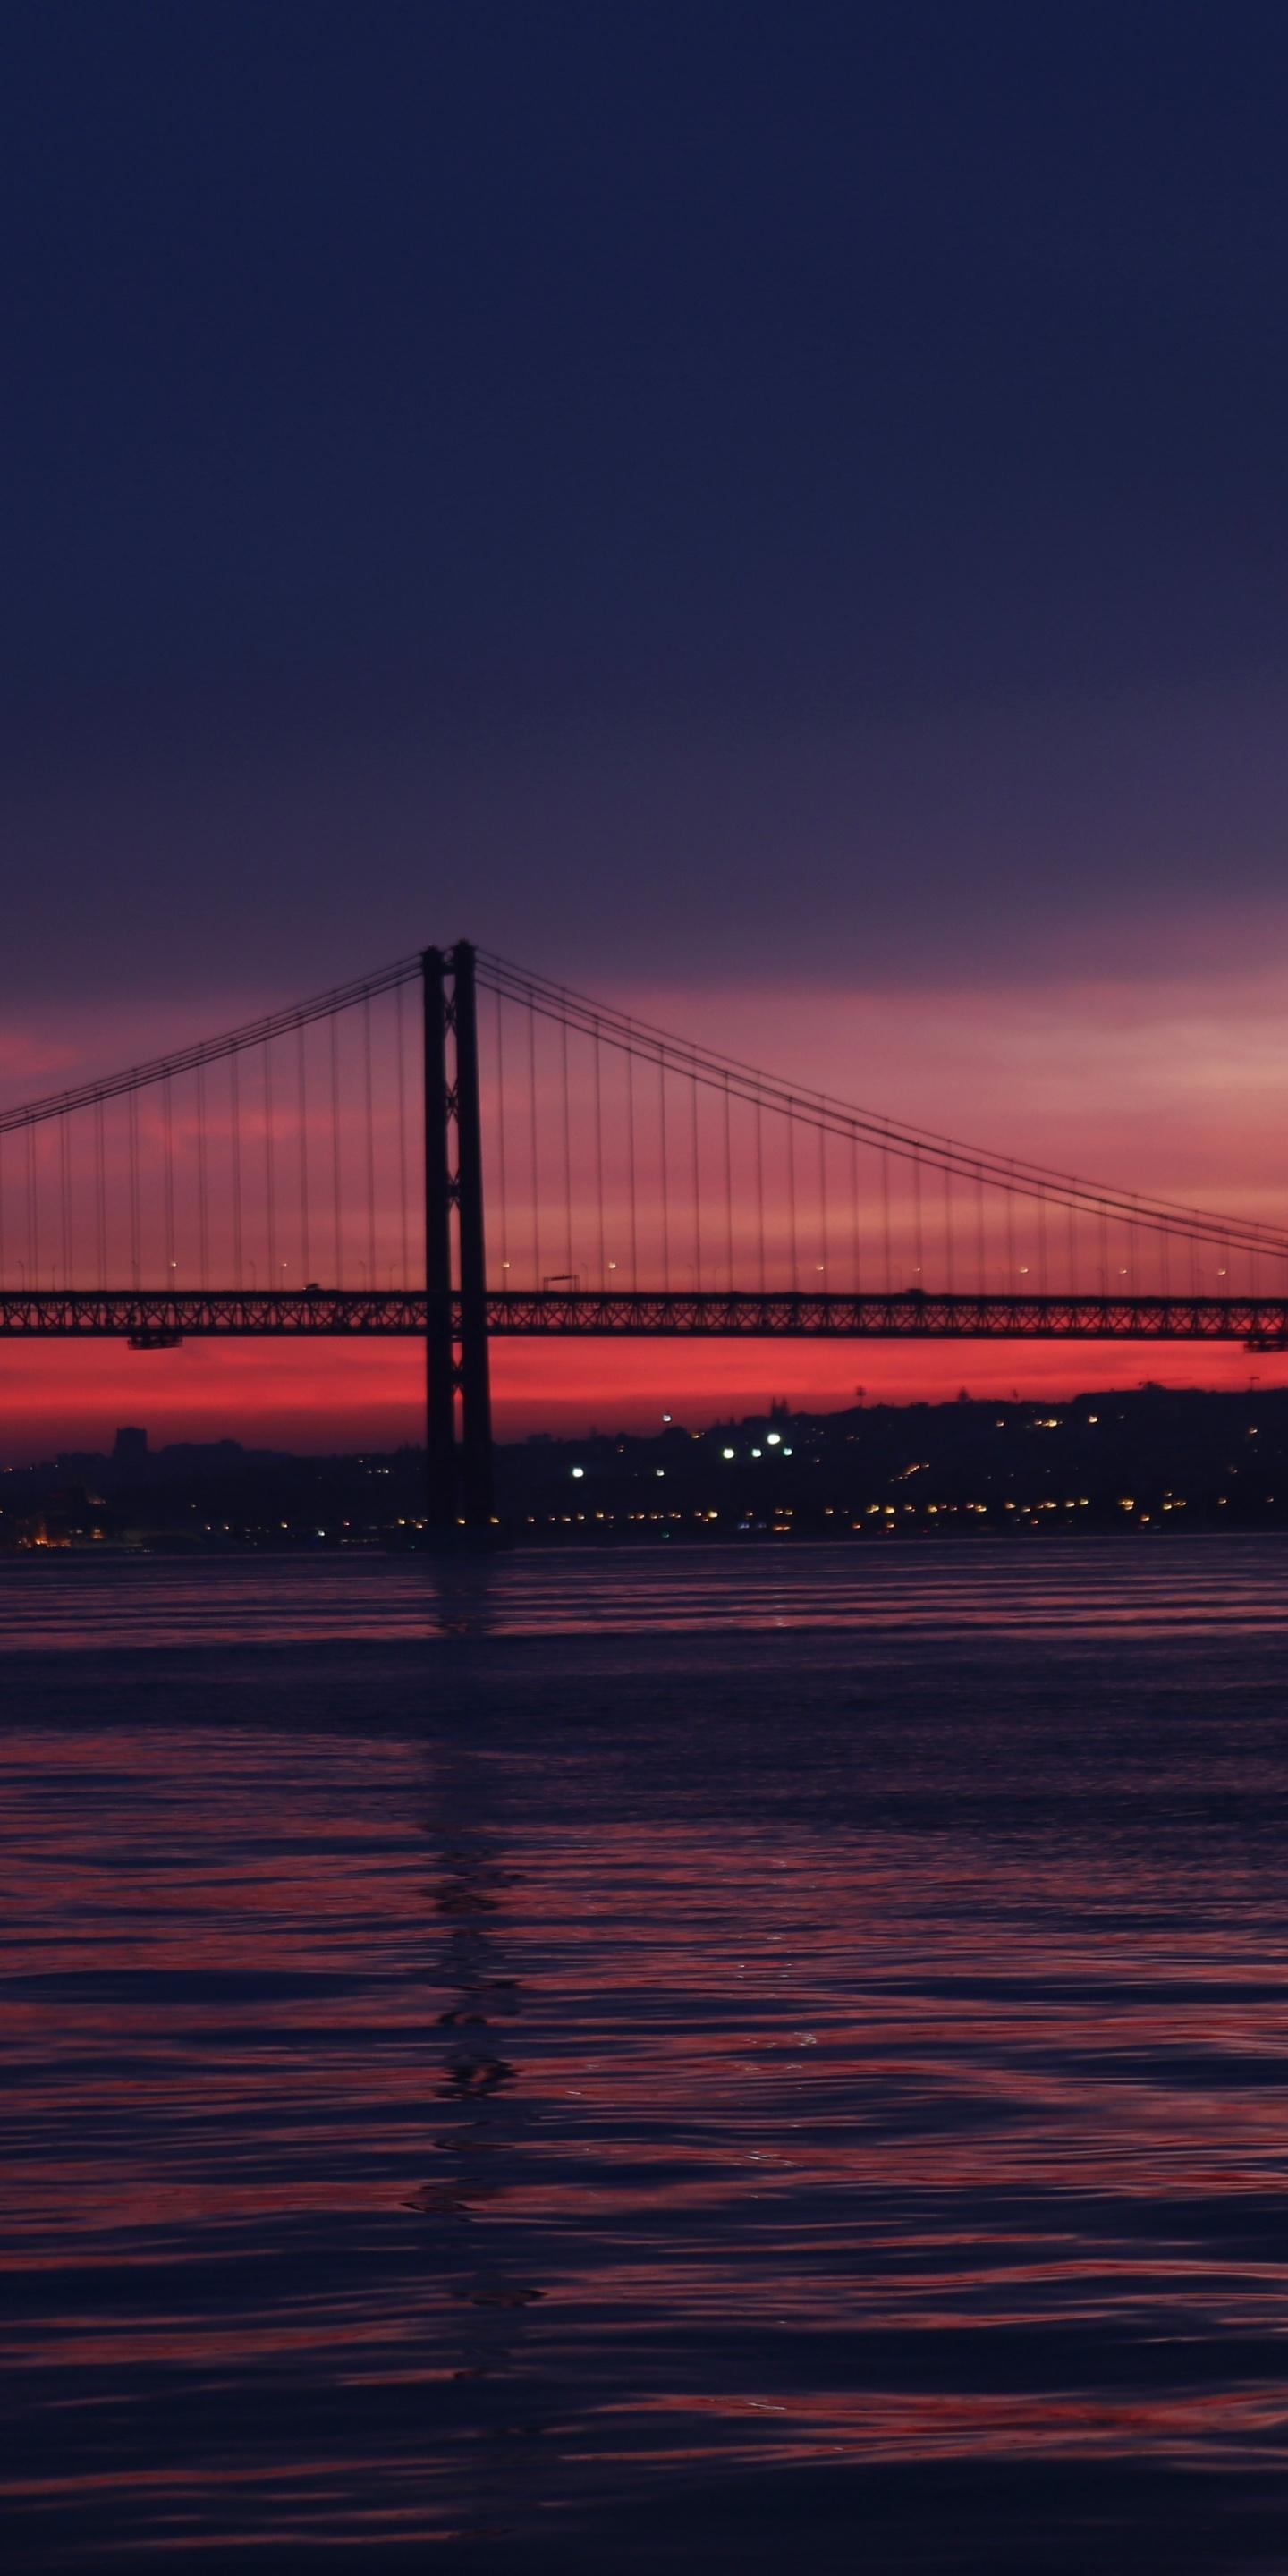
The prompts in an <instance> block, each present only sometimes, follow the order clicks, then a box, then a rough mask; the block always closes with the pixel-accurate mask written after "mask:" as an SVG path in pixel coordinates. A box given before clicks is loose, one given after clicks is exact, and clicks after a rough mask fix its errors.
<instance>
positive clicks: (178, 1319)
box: [0, 941, 1288, 1532]
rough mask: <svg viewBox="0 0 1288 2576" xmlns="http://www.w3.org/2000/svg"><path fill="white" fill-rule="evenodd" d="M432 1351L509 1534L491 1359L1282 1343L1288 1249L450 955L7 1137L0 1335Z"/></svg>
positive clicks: (466, 954)
mask: <svg viewBox="0 0 1288 2576" xmlns="http://www.w3.org/2000/svg"><path fill="white" fill-rule="evenodd" d="M286 1335H289V1336H302V1337H306V1338H312V1339H331V1340H335V1341H343V1340H346V1339H353V1338H355V1337H356V1338H364V1339H365V1338H368V1337H372V1336H386V1337H387V1336H402V1337H415V1338H416V1339H418V1340H420V1341H422V1342H423V1343H424V1346H425V1352H426V1363H427V1396H426V1442H427V1518H428V1525H429V1526H430V1527H431V1528H432V1529H435V1530H438V1531H443V1532H446V1531H450V1530H453V1529H457V1528H461V1527H464V1528H467V1529H471V1528H479V1527H484V1526H486V1525H487V1524H488V1523H490V1521H491V1520H492V1517H493V1514H492V1488H491V1400H490V1379H489V1352H490V1345H491V1343H492V1341H493V1339H495V1338H498V1337H514V1336H522V1337H547V1338H560V1339H563V1338H568V1337H575V1336H590V1335H594V1336H614V1337H621V1338H625V1339H629V1338H632V1337H634V1338H637V1339H638V1338H668V1337H674V1336H678V1335H685V1336H702V1335H706V1336H722V1337H723V1336H756V1337H764V1336H768V1337H775V1336H794V1337H803V1338H807V1339H811V1338H817V1339H855V1340H863V1339H873V1338H879V1339H887V1340H892V1339H907V1340H914V1341H916V1340H977V1339H988V1340H995V1339H1025V1340H1027V1339H1033V1338H1036V1339H1057V1338H1059V1339H1064V1338H1074V1339H1085V1340H1149V1341H1157V1340H1175V1341H1188V1342H1194V1341H1203V1342H1217V1341H1239V1342H1243V1343H1246V1344H1247V1345H1249V1346H1250V1347H1251V1348H1253V1349H1257V1350H1269V1349H1282V1348H1285V1347H1288V1231H1286V1230H1284V1229H1280V1228H1278V1227H1276V1226H1273V1225H1270V1224H1267V1223H1264V1222H1262V1221H1261V1220H1259V1219H1253V1218H1250V1217H1248V1216H1246V1215H1237V1214H1227V1215H1223V1214H1221V1213H1219V1212H1218V1211H1215V1210H1212V1209H1205V1208H1201V1207H1197V1206H1192V1205H1189V1204H1187V1203H1185V1202H1181V1201H1177V1200H1170V1199H1165V1198H1160V1197H1156V1196H1152V1195H1149V1194H1137V1193H1128V1192H1125V1191H1123V1190H1121V1189H1119V1188H1115V1187H1110V1186H1105V1185H1101V1184H1099V1183H1096V1182H1093V1181H1091V1180H1088V1179H1086V1178H1083V1177H1080V1176H1078V1175H1076V1174H1074V1173H1070V1172H1062V1171H1058V1170H1055V1169H1052V1168H1047V1167H1044V1166H1042V1165H1039V1164H1035V1163H1031V1162H1025V1161H1022V1160H1017V1159H1013V1158H1010V1157H1007V1156H1004V1155H1002V1154H999V1153H997V1152H995V1151H991V1150H988V1149H984V1148H980V1147H976V1146H972V1145H967V1144H964V1143H963V1142H961V1141H960V1140H959V1139H955V1138H953V1137H951V1136H948V1135H942V1134H938V1133H935V1132H933V1131H931V1130H928V1129H924V1128H919V1127H914V1126H910V1125H908V1124H906V1123H904V1122H901V1121H899V1120H897V1119H895V1118H892V1117H889V1116H886V1115H884V1114H877V1113H875V1112H873V1111H869V1110H864V1109H860V1108H858V1107H857V1106H855V1104H854V1103H852V1102H847V1101H842V1100H839V1099H837V1098H835V1097H833V1096H832V1095H830V1094H827V1093H824V1092H819V1091H815V1090H812V1089H810V1088H808V1087H805V1086H791V1085H789V1084H788V1083H786V1082H785V1081H784V1080H782V1079H781V1078H780V1077H778V1076H775V1075H771V1074H767V1073H765V1072H763V1071H761V1070H760V1069H758V1068H757V1067H755V1066H752V1065H748V1064H744V1063H741V1062H739V1061H738V1060H737V1059H735V1058H733V1057H729V1056H724V1055H720V1054H717V1053H715V1052H713V1051H712V1050H711V1049H709V1048H706V1047H704V1046H703V1045H701V1044H698V1043H693V1042H689V1041H686V1040H684V1039H681V1038H677V1037H675V1036H674V1035H672V1034H670V1033H669V1032H667V1031H665V1030H662V1029H659V1028H656V1027H654V1026H652V1025H651V1024H649V1023H648V1022H646V1021H644V1020H641V1019H639V1018H635V1017H632V1016H630V1015H629V1014H626V1013H623V1012H621V1011H619V1010H616V1009H614V1008H612V1007H611V1006H609V1005H607V1004H602V1003H598V1002H595V1001H593V1000H591V999H589V998H588V997H586V996H585V995H582V994H579V993H575V992H572V991H570V990H569V989H568V988H566V987H564V986H562V985H558V984H555V983H552V982H550V981H549V980H548V979H546V978H544V977H541V976H538V975H533V974H529V973H527V972H526V971H524V970H523V969H521V968H519V967H517V966H514V965H511V964H509V963H508V962H507V961H506V960H504V959H502V958H500V957H497V956H494V955H491V954H490V953H488V952H486V951H480V950H476V949H475V948H474V947H473V946H471V945H470V944H469V943H468V942H465V941H459V942H458V943H457V944H456V946H455V947H453V948H449V949H439V948H429V949H425V950H423V951H420V952H418V953H417V954H416V955H414V956H409V957H405V958H402V959H399V960H398V961H397V962H396V963H395V964H393V965H391V966H388V967H386V968H383V969H382V970H381V971H380V972H378V973H376V974H374V975H370V976H365V977H362V978H359V979H357V980H356V981H354V982H351V983H348V984H344V985H341V986H338V987H336V988H335V989H334V990H332V991H330V992H327V993H323V994H319V995H315V996H313V997H312V998H311V999H309V1000H307V1001H305V1002H302V1003H299V1004H298V1005H296V1006H294V1007H293V1008H288V1009H283V1010H279V1011H275V1012H272V1013H269V1014H268V1015H266V1016H265V1017H264V1018H262V1019H259V1020H256V1021H253V1022H249V1023H247V1024H246V1025H244V1026H242V1027H239V1028H235V1029H231V1030H227V1031H225V1032H224V1033H223V1034H222V1035H220V1036H218V1037H215V1038H210V1039H205V1040H202V1041H200V1042H198V1043H195V1044H193V1045H190V1046H187V1047H184V1048H181V1049H178V1050H176V1051H174V1052H172V1053H171V1054H169V1055H167V1056H164V1057H158V1058H154V1059H153V1060H151V1061H149V1062H147V1063H143V1064H137V1065H133V1066H130V1067H127V1068H125V1069H124V1070H122V1071H121V1072H119V1073H116V1074H114V1075H110V1076H105V1077H102V1078H101V1079H98V1080H94V1081H89V1082H84V1083H81V1084H78V1085H76V1086H74V1087H72V1088H70V1089H68V1090H64V1091H61V1092H57V1093H53V1094H50V1095H48V1096H47V1097H45V1098H43V1099H39V1100H32V1101H27V1102H25V1103H23V1104H20V1105H19V1106H17V1107H14V1108H11V1109H8V1110H5V1111H3V1112H0V1337H5V1338H8V1339H19V1340H21V1339H33V1338H36V1337H39V1336H52V1337H57V1338H64V1339H65V1338H71V1339H79V1338H94V1337H108V1336H110V1337H117V1338H124V1339H126V1340H128V1341H129V1342H130V1344H131V1345H132V1346H133V1347H134V1348H136V1349H141V1350H164V1349H167V1348H172V1347H174V1346H175V1345H176V1344H177V1343H179V1342H181V1341H183V1340H186V1339H189V1338H205V1337H212V1336H213V1337H220V1338H223V1337H230V1336H231V1337H238V1336H241V1337H249V1336H255V1337H269V1338H272V1337H275V1336H286Z"/></svg>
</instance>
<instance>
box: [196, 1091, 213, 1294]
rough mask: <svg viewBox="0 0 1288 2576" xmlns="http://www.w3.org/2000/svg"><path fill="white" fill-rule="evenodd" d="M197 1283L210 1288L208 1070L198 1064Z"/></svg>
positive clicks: (204, 1287)
mask: <svg viewBox="0 0 1288 2576" xmlns="http://www.w3.org/2000/svg"><path fill="white" fill-rule="evenodd" d="M197 1282H198V1286H199V1287H201V1288H202V1289H206V1288H208V1287H209V1286H210V1233H209V1210H208V1206H207V1194H206V1068H205V1066H204V1064H202V1062H201V1061H200V1058H198V1062H197Z"/></svg>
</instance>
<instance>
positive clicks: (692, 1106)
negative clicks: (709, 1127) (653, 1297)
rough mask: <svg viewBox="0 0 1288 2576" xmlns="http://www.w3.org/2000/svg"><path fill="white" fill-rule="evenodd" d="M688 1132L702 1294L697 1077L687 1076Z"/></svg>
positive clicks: (696, 1270) (696, 1277)
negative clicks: (691, 1150)
mask: <svg viewBox="0 0 1288 2576" xmlns="http://www.w3.org/2000/svg"><path fill="white" fill-rule="evenodd" d="M689 1132H690V1136H691V1139H692V1144H693V1284H694V1287H695V1289H696V1291H697V1293H698V1295H699V1296H701V1294H702V1163H701V1157H700V1153H699V1137H698V1077H697V1075H696V1073H690V1075H689Z"/></svg>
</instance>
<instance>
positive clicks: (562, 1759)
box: [0, 1538, 1288, 2576]
mask: <svg viewBox="0 0 1288 2576" xmlns="http://www.w3.org/2000/svg"><path fill="white" fill-rule="evenodd" d="M1286 1605H1288V1547H1285V1545H1284V1544H1283V1543H1282V1542H1278V1541H1275V1540H1273V1539H1269V1540H1256V1539H1219V1538H1213V1539H1205V1538H1189V1539H1169V1540H1167V1541H1166V1542H1164V1541H1161V1540H1160V1541H1155V1542H1151V1541H1148V1540H1139V1539H1138V1540H1135V1541H1131V1542H1128V1541H1124V1542H1121V1543H1119V1542H1116V1541H1111V1540H1105V1541H1101V1542H1096V1541H1087V1542H1074V1541H1069V1542H1058V1543H1055V1544H1045V1543H1044V1544H1040V1545H1039V1544H1035V1545H1032V1546H1031V1547H1027V1548H1025V1547H1022V1546H1020V1547H1013V1548H1006V1547H1001V1546H998V1547H991V1546H987V1545H985V1546H979V1547H972V1546H951V1545H945V1546H942V1547H935V1546H929V1545H914V1544H907V1545H905V1544H903V1543H897V1542H896V1543H892V1544H890V1545H889V1546H885V1545H881V1544H872V1545H869V1544H867V1543H864V1544H861V1545H856V1546H854V1547H852V1548H848V1549H837V1550H835V1551H832V1550H827V1549H813V1548H800V1549H793V1548H789V1547H785V1548H781V1549H777V1548H764V1549H755V1548H753V1549H748V1550H745V1551H741V1552H739V1551H736V1550H731V1551H727V1552H726V1551H724V1550H713V1551H711V1552H707V1551H691V1552H682V1551H679V1550H677V1551H675V1552H674V1553H673V1554H672V1553H669V1552H667V1551H665V1550H662V1549H654V1550H651V1551H641V1552H639V1553H638V1554H637V1553H634V1552H626V1551H622V1552H613V1553H611V1554H609V1555H606V1556H603V1557H596V1556H593V1555H590V1554H586V1555H581V1554H572V1553H569V1554H550V1555H538V1554H528V1555H518V1556H515V1557H513V1558H508V1559H502V1560H498V1561H497V1562H495V1563H493V1564H475V1565H462V1566H461V1567H459V1568H456V1569H451V1570H449V1571H448V1572H447V1573H446V1574H445V1575H442V1576H438V1577H436V1576H435V1575H434V1574H433V1572H432V1571H431V1570H429V1569H428V1568H427V1566H426V1565H425V1564H424V1563H423V1562H421V1563H417V1562H414V1561H405V1560H404V1561H382V1560H377V1559H363V1560H354V1561H336V1560H312V1561H309V1562H307V1563H300V1564H298V1565H297V1564H293V1563H291V1562H289V1561H284V1560H275V1561H258V1562H255V1561H251V1562H239V1561H230V1560H222V1561H218V1562H213V1563H206V1564H200V1565H195V1566H188V1565H183V1564H179V1563H175V1562H165V1561H158V1562H157V1563H155V1564H150V1563H146V1562H130V1563H123V1564H122V1563H112V1564H110V1565H109V1564H104V1563H101V1562H94V1561H89V1560H80V1559H77V1560H74V1561H73V1560H66V1559H64V1560H61V1561H50V1562H38V1563H32V1562H9V1563H6V1564H4V1565H3V1566H2V1567H0V1637H2V1639H3V1643H4V1647H5V1649H6V1651H4V1652H3V1653H2V1654H0V1841H2V1844H3V1854H2V1858H3V1868H2V1872H0V1888H2V1891H3V1917H2V1920H0V1967H2V1968H3V1972H4V1982H3V1989H2V1991H0V2039H2V2040H3V2048H4V2064H5V2071H6V2081H5V2093H4V2113H3V2146H4V2159H5V2169H4V2177H3V2181H4V2189H3V2207H2V2213H0V2235H2V2237H3V2254H4V2288H3V2292H2V2293H0V2296H2V2297H3V2313H2V2316H0V2376H2V2377H3V2381H4V2388H3V2407H2V2410H0V2411H2V2413H3V2418H4V2422H5V2425H6V2435H5V2441H6V2451H5V2458H4V2465H3V2472H2V2478H0V2483H2V2484H3V2488H4V2496H5V2526H6V2548H7V2564H8V2565H9V2566H11V2567H14V2568H16V2569H18V2570H24V2571H25V2570H27V2569H33V2570H36V2569H69V2570H70V2569H74V2570H77V2571H81V2570H88V2569H100V2568H101V2569H105V2570H106V2569H112V2570H117V2569H119V2570H130V2571H132V2570H133V2569H135V2568H136V2567H137V2568H146V2569H156V2570H158V2571H162V2572H163V2571H168V2570H170V2569H172V2568H173V2569H177V2568H179V2567H180V2566H184V2567H188V2566H197V2567H201V2568H203V2569H209V2570H217V2569H220V2568H223V2567H225V2566H226V2567H228V2568H229V2569H232V2568H236V2569H238V2570H245V2571H247V2576H257V2572H258V2571H260V2570H265V2571H267V2570H272V2571H279V2570H287V2569H291V2570H293V2569H296V2568H299V2569H304V2568H309V2569H310V2570H312V2569H315V2568H317V2567H318V2566H319V2565H321V2566H323V2567H330V2566H332V2565H341V2566H344V2567H352V2568H354V2569H355V2570H356V2569H362V2570H364V2571H365V2570H366V2569H367V2568H369V2567H370V2568H375V2569H381V2570H383V2569H385V2568H386V2567H387V2568H389V2569H395V2568H401V2567H403V2566H406V2567H408V2568H410V2567H411V2566H413V2565H415V2566H416V2567H423V2566H424V2565H425V2564H426V2561H427V2559H430V2560H432V2559H435V2558H436V2560H437V2563H439V2564H441V2565H442V2566H443V2567H444V2568H445V2569H452V2570H455V2569H457V2568H461V2569H468V2570H469V2571H471V2576H473V2571H478V2576H547V2572H548V2576H554V2571H555V2570H559V2571H561V2576H566V2571H572V2576H592V2571H593V2576H601V2571H605V2570H608V2569H610V2568H611V2569H613V2570H617V2569H619V2568H620V2569H623V2570H626V2571H641V2576H642V2571H644V2570H649V2571H653V2570H655V2569H662V2570H668V2571H675V2576H687V2571H689V2570H693V2571H697V2570H698V2569H700V2568H706V2567H709V2566H711V2565H726V2564H727V2565H729V2566H731V2567H736V2568H737V2569H738V2570H739V2571H743V2570H750V2571H760V2570H762V2569H763V2570H765V2571H768V2570H770V2569H774V2570H780V2569H781V2568H782V2567H783V2566H784V2565H790V2564H792V2563H793V2562H795V2561H799V2562H800V2563H802V2564H803V2565H805V2566H808V2567H809V2568H811V2569H821V2570H824V2571H829V2576H830V2571H832V2570H836V2571H838V2576H839V2571H841V2570H846V2571H847V2576H848V2571H850V2570H852V2569H856V2568H859V2569H865V2570H866V2569H871V2570H873V2571H886V2570H900V2569H905V2568H907V2569H916V2570H925V2571H930V2570H932V2569H933V2570H958V2569H972V2570H981V2571H983V2570H988V2571H992V2570H1005V2571H1010V2570H1014V2571H1016V2576H1019V2571H1029V2570H1033V2569H1048V2570H1052V2571H1069V2576H1073V2571H1075V2570H1076V2571H1078V2576H1083V2571H1085V2570H1086V2569H1087V2568H1088V2567H1090V2566H1093V2565H1094V2566H1096V2567H1097V2568H1098V2569H1099V2568H1111V2569H1113V2568H1118V2567H1122V2568H1124V2569H1125V2568H1128V2567H1130V2568H1132V2569H1133V2570H1134V2569H1136V2568H1137V2567H1138V2566H1139V2564H1140V2563H1141V2561H1142V2560H1143V2559H1147V2560H1148V2562H1149V2563H1150V2564H1152V2565H1157V2566H1160V2567H1165V2568H1167V2569H1169V2570H1173V2569H1175V2570H1183V2571H1184V2570H1195V2571H1197V2570H1204V2571H1207V2570H1227V2569H1229V2570H1236V2569H1237V2570H1244V2569H1258V2570H1266V2569H1272V2568H1273V2569H1280V2570H1282V2569H1283V2568H1284V2567H1286V2566H1288V2518H1286V2513H1285V2508H1286V2506H1288V2479H1286V2477H1285V2455H1286V2449H1288V2341H1286V2340H1285V2326H1286V2318H1288V2311H1286V2309H1285V2284H1286V2282H1288V1882H1286V1881H1285V1873H1284V1829H1285V1815H1286V1808H1288V1794H1286V1793H1288V1720H1286V1712H1285V1685H1284V1654H1283V1649H1284V1629H1285V1622H1286V1620H1288V1607H1286Z"/></svg>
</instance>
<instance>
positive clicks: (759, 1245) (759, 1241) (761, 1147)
mask: <svg viewBox="0 0 1288 2576" xmlns="http://www.w3.org/2000/svg"><path fill="white" fill-rule="evenodd" d="M756 1249H757V1258H758V1260H759V1263H760V1293H761V1296H762V1297H763V1296H764V1293H765V1114H764V1111H763V1109H762V1108H761V1105H760V1097H759V1094H757V1098H756Z"/></svg>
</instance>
